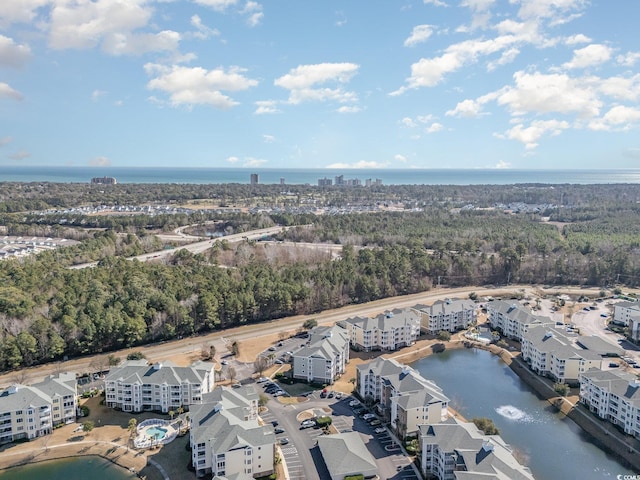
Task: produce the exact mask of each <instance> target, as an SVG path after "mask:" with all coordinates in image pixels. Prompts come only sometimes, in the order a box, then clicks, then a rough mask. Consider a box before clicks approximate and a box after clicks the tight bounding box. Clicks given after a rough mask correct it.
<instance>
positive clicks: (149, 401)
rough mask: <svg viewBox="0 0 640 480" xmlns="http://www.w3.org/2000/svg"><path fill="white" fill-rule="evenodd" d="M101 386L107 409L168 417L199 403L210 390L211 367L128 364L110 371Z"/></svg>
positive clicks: (211, 385)
mask: <svg viewBox="0 0 640 480" xmlns="http://www.w3.org/2000/svg"><path fill="white" fill-rule="evenodd" d="M104 385H105V395H106V403H107V405H108V406H109V407H112V408H119V409H121V410H123V411H125V412H143V411H160V412H163V413H168V412H169V411H170V410H175V409H176V408H178V407H181V406H183V407H184V406H190V405H194V404H198V403H201V402H202V395H204V394H205V393H208V392H210V391H211V390H213V387H214V365H213V363H208V362H196V363H194V364H193V365H191V366H189V367H178V366H176V365H174V364H173V363H171V362H163V363H154V364H152V365H150V364H148V362H147V361H146V360H129V361H126V362H124V363H123V364H122V365H121V366H119V367H116V368H113V369H111V371H110V372H109V374H108V375H107V376H106V378H105V380H104Z"/></svg>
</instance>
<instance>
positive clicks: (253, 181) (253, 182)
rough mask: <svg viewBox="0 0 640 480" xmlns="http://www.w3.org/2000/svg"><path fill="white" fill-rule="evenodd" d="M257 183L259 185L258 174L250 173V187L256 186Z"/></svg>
mask: <svg viewBox="0 0 640 480" xmlns="http://www.w3.org/2000/svg"><path fill="white" fill-rule="evenodd" d="M258 183H259V181H258V174H257V173H252V174H251V185H257V184H258Z"/></svg>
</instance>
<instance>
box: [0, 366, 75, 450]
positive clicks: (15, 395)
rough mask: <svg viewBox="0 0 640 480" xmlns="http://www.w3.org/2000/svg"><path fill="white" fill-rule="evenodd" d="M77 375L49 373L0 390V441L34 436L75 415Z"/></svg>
mask: <svg viewBox="0 0 640 480" xmlns="http://www.w3.org/2000/svg"><path fill="white" fill-rule="evenodd" d="M76 408H77V390H76V377H75V375H74V374H72V373H61V374H58V375H50V376H48V377H47V378H45V380H44V381H42V382H40V383H37V384H35V385H31V386H26V385H13V386H11V387H9V388H7V389H6V390H4V391H3V392H2V393H0V443H8V442H13V441H15V440H20V439H23V438H28V439H32V438H36V437H40V436H42V435H47V434H49V433H51V431H52V429H53V427H54V426H55V425H58V424H61V423H71V422H74V421H75V419H76Z"/></svg>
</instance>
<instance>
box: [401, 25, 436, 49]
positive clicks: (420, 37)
mask: <svg viewBox="0 0 640 480" xmlns="http://www.w3.org/2000/svg"><path fill="white" fill-rule="evenodd" d="M432 34H433V27H432V26H431V25H416V26H415V27H413V31H412V32H411V36H409V38H407V39H406V40H405V41H404V46H405V47H413V46H414V45H417V44H418V43H422V42H426V41H427V40H428V39H429V37H430V36H431V35H432Z"/></svg>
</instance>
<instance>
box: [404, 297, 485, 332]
mask: <svg viewBox="0 0 640 480" xmlns="http://www.w3.org/2000/svg"><path fill="white" fill-rule="evenodd" d="M413 310H414V311H415V312H417V313H418V315H420V325H421V327H422V330H424V331H426V332H428V333H431V334H436V333H438V332H440V331H442V330H444V331H447V332H455V331H458V330H463V329H465V328H469V326H470V325H473V324H475V323H476V322H477V320H478V308H477V305H476V304H475V303H474V302H472V301H471V300H459V299H454V300H451V299H447V300H438V301H436V302H434V303H433V305H430V306H428V305H416V306H415V307H413Z"/></svg>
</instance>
